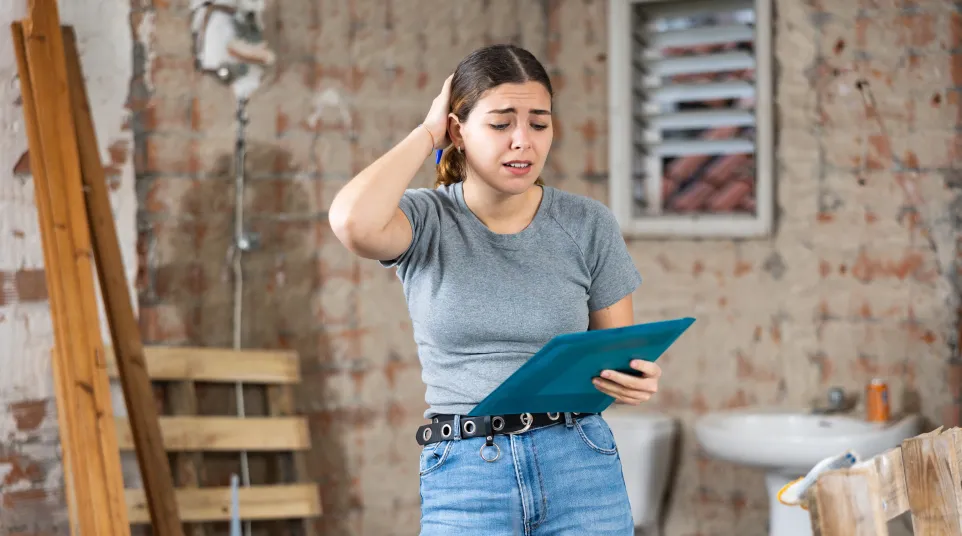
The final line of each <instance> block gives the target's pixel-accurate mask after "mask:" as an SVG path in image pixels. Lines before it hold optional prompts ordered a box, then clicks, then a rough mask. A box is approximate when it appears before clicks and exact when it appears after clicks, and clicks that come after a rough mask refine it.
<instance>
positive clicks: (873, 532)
mask: <svg viewBox="0 0 962 536" xmlns="http://www.w3.org/2000/svg"><path fill="white" fill-rule="evenodd" d="M814 494H815V501H814V502H815V505H814V506H815V511H816V512H817V515H813V516H812V520H813V524H812V525H813V526H812V531H813V532H814V533H815V534H820V535H822V536H834V535H842V534H845V535H847V536H849V535H850V536H887V535H888V525H887V524H886V520H885V515H884V514H883V512H882V508H881V502H880V497H881V493H880V489H879V478H878V472H877V471H876V470H875V467H874V466H871V465H870V466H867V467H862V468H859V469H855V468H853V469H842V470H838V471H828V472H826V473H824V474H823V475H821V477H819V479H818V482H817V483H816V484H815V489H814Z"/></svg>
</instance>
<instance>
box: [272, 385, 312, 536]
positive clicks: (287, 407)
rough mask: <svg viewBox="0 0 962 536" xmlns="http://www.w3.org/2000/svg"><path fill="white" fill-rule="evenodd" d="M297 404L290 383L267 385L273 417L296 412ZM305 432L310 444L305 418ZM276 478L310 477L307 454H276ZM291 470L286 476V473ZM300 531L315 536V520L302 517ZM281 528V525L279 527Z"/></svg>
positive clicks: (304, 478) (296, 480)
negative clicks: (288, 460) (288, 464)
mask: <svg viewBox="0 0 962 536" xmlns="http://www.w3.org/2000/svg"><path fill="white" fill-rule="evenodd" d="M296 410H297V404H295V402H294V389H293V387H291V386H290V385H269V386H268V387H267V411H268V413H269V414H270V415H273V416H275V417H289V416H292V415H294V414H295V413H296ZM305 432H306V433H307V440H308V445H310V427H309V426H307V423H306V420H305ZM287 458H289V459H290V462H291V463H290V465H291V467H290V471H288V470H287V467H286V466H287ZM275 469H276V471H275V473H276V475H277V478H278V479H281V478H291V479H293V480H294V481H295V482H304V481H307V480H309V479H310V471H309V468H308V465H307V455H306V454H305V453H304V452H292V453H291V454H289V455H286V456H278V460H277V464H276V467H275ZM288 472H291V473H293V474H292V475H290V476H288V475H287V474H286V473H288ZM317 515H323V507H322V506H321V503H320V501H318V509H317ZM300 525H301V533H302V534H303V536H317V534H318V531H317V527H316V526H315V521H314V520H312V519H304V520H302V521H301V522H300ZM281 528H282V529H283V527H281Z"/></svg>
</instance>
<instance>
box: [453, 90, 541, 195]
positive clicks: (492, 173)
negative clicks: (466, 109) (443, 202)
mask: <svg viewBox="0 0 962 536" xmlns="http://www.w3.org/2000/svg"><path fill="white" fill-rule="evenodd" d="M453 124H454V126H453V129H452V130H453V131H454V132H453V134H452V140H454V142H455V144H456V145H457V146H459V147H463V148H464V155H465V157H466V158H467V164H468V175H469V177H470V176H474V177H476V178H479V179H481V180H482V181H483V182H484V183H485V184H487V185H488V186H489V187H491V188H492V189H494V190H496V191H499V192H502V193H505V194H520V193H523V192H525V191H526V190H527V189H528V188H530V187H531V185H532V184H534V182H535V181H536V180H537V179H538V177H539V176H540V175H541V170H542V169H544V163H545V159H546V158H547V156H548V151H549V150H550V149H551V141H552V139H553V137H554V132H553V130H552V125H551V96H550V95H549V94H548V90H547V89H545V87H544V86H543V85H541V84H540V83H538V82H525V83H523V84H502V85H500V86H497V87H495V88H493V89H491V90H489V91H488V92H486V93H485V94H484V95H483V96H482V98H481V99H480V100H479V101H478V103H477V104H476V105H475V107H474V110H472V111H471V113H470V115H469V116H468V118H467V121H465V122H464V123H461V124H460V125H459V124H458V121H457V120H454V121H453Z"/></svg>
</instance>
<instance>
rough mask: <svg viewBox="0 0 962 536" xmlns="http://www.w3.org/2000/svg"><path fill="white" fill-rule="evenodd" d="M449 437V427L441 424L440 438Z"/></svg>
mask: <svg viewBox="0 0 962 536" xmlns="http://www.w3.org/2000/svg"><path fill="white" fill-rule="evenodd" d="M450 435H451V425H450V424H442V425H441V437H449V436H450Z"/></svg>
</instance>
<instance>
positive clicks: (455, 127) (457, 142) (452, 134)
mask: <svg viewBox="0 0 962 536" xmlns="http://www.w3.org/2000/svg"><path fill="white" fill-rule="evenodd" d="M448 138H449V139H450V140H451V143H452V144H453V145H454V147H455V148H458V147H464V136H462V135H461V121H460V120H459V119H458V116H456V115H454V114H453V113H450V114H448Z"/></svg>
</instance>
